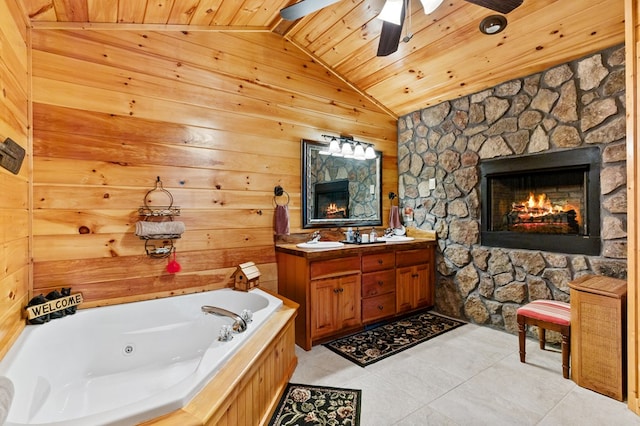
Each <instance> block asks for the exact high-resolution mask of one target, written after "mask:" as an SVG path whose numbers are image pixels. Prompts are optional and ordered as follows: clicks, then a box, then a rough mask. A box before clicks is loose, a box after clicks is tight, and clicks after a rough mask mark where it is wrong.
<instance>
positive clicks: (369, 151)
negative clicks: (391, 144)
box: [364, 145, 376, 160]
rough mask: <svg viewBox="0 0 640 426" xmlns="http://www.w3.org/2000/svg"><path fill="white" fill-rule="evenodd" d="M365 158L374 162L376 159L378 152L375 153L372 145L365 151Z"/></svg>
mask: <svg viewBox="0 0 640 426" xmlns="http://www.w3.org/2000/svg"><path fill="white" fill-rule="evenodd" d="M364 158H366V159H367V160H372V159H374V158H376V152H375V151H374V149H373V147H372V146H371V145H369V146H368V147H367V149H366V150H365V151H364Z"/></svg>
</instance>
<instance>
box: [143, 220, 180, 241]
mask: <svg viewBox="0 0 640 426" xmlns="http://www.w3.org/2000/svg"><path fill="white" fill-rule="evenodd" d="M183 233H184V222H177V221H176V222H174V221H169V222H146V221H138V222H136V235H137V236H138V237H159V236H163V235H182V234H183Z"/></svg>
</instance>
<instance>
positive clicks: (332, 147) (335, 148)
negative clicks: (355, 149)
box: [329, 139, 340, 154]
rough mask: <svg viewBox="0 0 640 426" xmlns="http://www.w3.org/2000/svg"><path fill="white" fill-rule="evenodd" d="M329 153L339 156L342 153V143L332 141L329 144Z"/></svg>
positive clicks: (335, 140)
mask: <svg viewBox="0 0 640 426" xmlns="http://www.w3.org/2000/svg"><path fill="white" fill-rule="evenodd" d="M329 152H330V153H332V154H338V153H339V152H340V143H339V142H338V140H337V139H331V143H330V144H329Z"/></svg>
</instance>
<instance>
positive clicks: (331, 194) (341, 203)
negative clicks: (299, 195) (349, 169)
mask: <svg viewBox="0 0 640 426" xmlns="http://www.w3.org/2000/svg"><path fill="white" fill-rule="evenodd" d="M314 192H315V203H314V206H315V211H314V217H315V218H316V219H347V218H349V180H347V179H345V180H337V181H333V182H325V183H317V184H316V185H315V189H314Z"/></svg>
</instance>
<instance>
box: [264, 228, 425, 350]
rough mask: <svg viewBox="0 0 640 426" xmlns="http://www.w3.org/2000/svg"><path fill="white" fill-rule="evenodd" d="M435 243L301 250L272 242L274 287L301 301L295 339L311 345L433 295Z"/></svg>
mask: <svg viewBox="0 0 640 426" xmlns="http://www.w3.org/2000/svg"><path fill="white" fill-rule="evenodd" d="M434 249H435V243H434V242H432V241H420V242H415V243H413V242H412V243H406V244H389V245H383V244H379V245H371V246H354V247H348V248H341V249H338V250H322V251H320V250H316V251H312V250H300V249H297V248H296V246H295V244H282V245H277V246H276V258H277V263H278V293H279V294H281V295H282V296H285V297H287V298H288V299H291V300H293V301H295V302H297V303H298V304H299V305H300V306H299V308H298V315H297V317H296V324H295V334H296V344H297V345H298V346H300V347H302V348H303V349H305V350H310V349H311V347H312V345H313V344H314V343H321V342H323V341H328V340H330V339H334V338H337V337H340V336H342V335H346V334H349V333H353V332H355V331H358V330H361V329H362V328H363V325H366V324H371V323H373V322H374V321H380V320H382V319H386V318H391V317H393V316H394V315H396V314H399V313H404V312H407V311H410V310H414V309H418V308H423V307H428V306H432V305H433V301H434V287H433V283H434V274H435V271H434V269H433V258H434Z"/></svg>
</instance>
